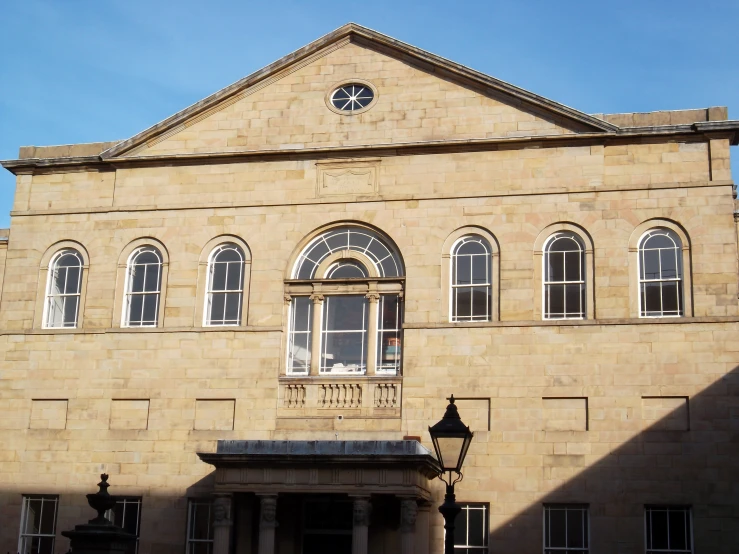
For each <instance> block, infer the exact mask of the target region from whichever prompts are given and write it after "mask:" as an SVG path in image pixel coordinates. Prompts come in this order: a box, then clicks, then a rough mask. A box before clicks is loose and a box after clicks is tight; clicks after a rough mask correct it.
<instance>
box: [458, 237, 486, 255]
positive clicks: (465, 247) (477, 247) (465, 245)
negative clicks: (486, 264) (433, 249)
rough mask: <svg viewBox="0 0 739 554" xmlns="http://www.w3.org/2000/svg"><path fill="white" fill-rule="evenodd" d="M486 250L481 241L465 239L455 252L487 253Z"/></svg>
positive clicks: (463, 253)
mask: <svg viewBox="0 0 739 554" xmlns="http://www.w3.org/2000/svg"><path fill="white" fill-rule="evenodd" d="M487 253H488V252H487V250H486V249H485V247H484V246H483V245H482V243H480V242H478V241H476V240H465V241H464V242H462V244H460V245H459V246H458V247H457V251H456V252H455V254H457V255H458V256H461V255H465V254H487Z"/></svg>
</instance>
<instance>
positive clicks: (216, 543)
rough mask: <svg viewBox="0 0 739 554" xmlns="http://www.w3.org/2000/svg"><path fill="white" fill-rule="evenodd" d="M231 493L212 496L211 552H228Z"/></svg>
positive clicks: (230, 525)
mask: <svg viewBox="0 0 739 554" xmlns="http://www.w3.org/2000/svg"><path fill="white" fill-rule="evenodd" d="M231 500H232V499H231V495H230V494H217V495H215V496H214V498H213V554H229V552H230V550H231V534H232V531H233V518H232V517H231Z"/></svg>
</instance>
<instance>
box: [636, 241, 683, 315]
mask: <svg viewBox="0 0 739 554" xmlns="http://www.w3.org/2000/svg"><path fill="white" fill-rule="evenodd" d="M654 235H664V236H667V237H669V238H670V240H672V241H673V243H674V244H675V248H674V250H675V252H676V254H675V255H676V262H677V269H678V271H679V273H680V274H679V276H678V277H675V278H666V279H663V278H662V275H661V273H662V268H661V263H662V262H661V256H660V278H658V279H642V273H641V272H642V260H643V256H644V254H643V252H644V250H643V245H644V243H645V242H646V241H647V240H648V239H649V238H651V237H652V236H654ZM637 245H638V246H637V249H636V271H637V289H638V290H637V294H638V309H639V317H640V318H649V319H651V318H663V317H685V260H684V257H683V247H684V245H683V241H682V239H681V238H680V236H678V234H677V233H675V232H674V231H673V230H671V229H667V228H665V227H652V228H651V229H648V230H647V231H645V232H644V234H642V236H641V237H639V242H638V243H637ZM650 250H651V249H650ZM659 250H663V249H659ZM670 250H673V248H670ZM645 283H660V284H661V283H679V288H680V295H679V296H678V298H677V301H678V311H679V312H680V313H678V314H667V315H665V314H664V313H662V314H661V315H647V314H646V310H645V309H642V302H643V301H644V291H643V287H642V285H643V284H645ZM661 300H662V287H661V286H660V303H661V304H664V303H663V302H662V301H661ZM644 307H646V306H644ZM662 311H663V312H664V310H662Z"/></svg>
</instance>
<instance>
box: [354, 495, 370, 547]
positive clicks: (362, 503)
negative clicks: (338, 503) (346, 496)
mask: <svg viewBox="0 0 739 554" xmlns="http://www.w3.org/2000/svg"><path fill="white" fill-rule="evenodd" d="M371 512H372V504H370V499H369V496H355V497H354V527H353V528H352V554H367V535H368V529H369V521H370V513H371Z"/></svg>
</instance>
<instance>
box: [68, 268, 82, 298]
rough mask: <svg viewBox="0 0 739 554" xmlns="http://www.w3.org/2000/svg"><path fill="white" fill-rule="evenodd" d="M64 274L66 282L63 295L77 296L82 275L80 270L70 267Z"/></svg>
mask: <svg viewBox="0 0 739 554" xmlns="http://www.w3.org/2000/svg"><path fill="white" fill-rule="evenodd" d="M66 272H67V282H66V286H65V287H64V293H65V294H77V293H78V292H79V291H80V275H81V273H82V268H80V267H70V268H68V269H67V270H66Z"/></svg>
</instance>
